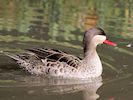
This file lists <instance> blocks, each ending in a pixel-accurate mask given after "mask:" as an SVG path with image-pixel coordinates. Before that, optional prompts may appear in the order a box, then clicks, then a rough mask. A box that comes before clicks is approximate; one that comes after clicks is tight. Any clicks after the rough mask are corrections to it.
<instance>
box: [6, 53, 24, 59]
mask: <svg viewBox="0 0 133 100" xmlns="http://www.w3.org/2000/svg"><path fill="white" fill-rule="evenodd" d="M4 54H5V55H6V56H8V57H10V58H12V59H13V60H15V61H24V60H23V59H22V58H21V57H20V56H19V55H17V54H12V53H7V52H6V53H4Z"/></svg>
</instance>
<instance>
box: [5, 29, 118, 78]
mask: <svg viewBox="0 0 133 100" xmlns="http://www.w3.org/2000/svg"><path fill="white" fill-rule="evenodd" d="M102 43H106V44H109V45H112V46H116V44H115V43H113V42H110V41H109V40H107V39H106V35H105V33H104V31H103V30H102V29H101V28H97V27H95V28H90V29H88V30H87V31H86V32H85V33H84V38H83V48H84V58H83V59H80V58H79V57H76V56H74V55H71V54H67V53H65V52H63V51H61V50H52V49H44V48H34V49H27V51H26V52H24V53H22V54H7V55H8V56H9V57H11V58H13V59H14V60H15V61H17V63H18V64H19V65H20V67H21V68H22V69H24V70H26V71H27V72H29V73H30V74H32V75H37V76H46V77H49V76H50V77H64V78H91V77H98V76H100V75H101V74H102V64H101V61H100V58H99V56H98V54H97V52H96V47H97V45H98V44H102Z"/></svg>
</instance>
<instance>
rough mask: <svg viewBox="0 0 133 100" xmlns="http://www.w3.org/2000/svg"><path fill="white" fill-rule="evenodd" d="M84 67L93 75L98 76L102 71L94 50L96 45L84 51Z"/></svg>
mask: <svg viewBox="0 0 133 100" xmlns="http://www.w3.org/2000/svg"><path fill="white" fill-rule="evenodd" d="M83 63H84V65H85V66H84V69H86V72H87V73H88V74H92V75H93V76H99V75H101V73H102V64H101V61H100V58H99V56H98V54H97V52H96V47H91V48H88V50H87V51H86V52H84V59H83Z"/></svg>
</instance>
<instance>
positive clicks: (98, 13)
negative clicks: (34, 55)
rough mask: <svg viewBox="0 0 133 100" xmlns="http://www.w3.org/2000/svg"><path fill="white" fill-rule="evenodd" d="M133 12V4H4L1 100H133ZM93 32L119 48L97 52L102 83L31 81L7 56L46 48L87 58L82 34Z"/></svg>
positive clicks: (0, 12)
mask: <svg viewBox="0 0 133 100" xmlns="http://www.w3.org/2000/svg"><path fill="white" fill-rule="evenodd" d="M132 9H133V1H132V0H110V1H109V0H108V1H107V0H84V1H83V0H0V100H24V99H25V100H96V98H97V99H98V100H133V75H132V73H133V10H132ZM94 26H99V27H101V28H103V29H104V30H105V32H106V34H107V36H108V38H109V39H110V40H112V41H115V42H116V43H117V44H118V47H109V46H107V45H100V46H98V53H99V55H100V57H101V60H102V63H103V68H104V72H103V74H102V79H101V78H100V79H92V80H93V81H92V80H91V81H85V80H82V81H79V80H64V79H44V78H42V77H35V76H30V75H28V74H26V73H25V72H23V71H22V70H21V69H19V67H18V66H17V64H16V63H15V62H14V61H13V60H12V59H10V58H8V57H6V56H5V55H3V52H22V51H23V50H24V49H26V48H33V47H45V48H54V49H60V50H63V51H66V52H68V53H71V54H74V55H77V56H80V57H82V38H83V32H84V31H85V30H86V29H88V28H91V27H94ZM101 80H102V82H101Z"/></svg>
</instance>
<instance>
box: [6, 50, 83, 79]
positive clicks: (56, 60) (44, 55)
mask: <svg viewBox="0 0 133 100" xmlns="http://www.w3.org/2000/svg"><path fill="white" fill-rule="evenodd" d="M27 50H28V52H25V53H22V54H19V55H14V54H8V56H10V57H11V58H13V59H15V60H16V61H17V63H18V64H19V65H20V67H21V68H23V69H24V70H26V71H27V72H29V73H31V74H33V75H44V76H61V77H65V76H68V77H70V76H69V75H71V76H74V74H75V73H76V72H77V69H78V67H79V65H80V64H81V59H80V58H78V57H75V56H73V55H71V54H67V53H65V52H62V51H61V50H52V49H44V48H34V49H27Z"/></svg>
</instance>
